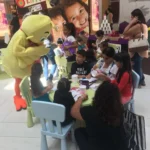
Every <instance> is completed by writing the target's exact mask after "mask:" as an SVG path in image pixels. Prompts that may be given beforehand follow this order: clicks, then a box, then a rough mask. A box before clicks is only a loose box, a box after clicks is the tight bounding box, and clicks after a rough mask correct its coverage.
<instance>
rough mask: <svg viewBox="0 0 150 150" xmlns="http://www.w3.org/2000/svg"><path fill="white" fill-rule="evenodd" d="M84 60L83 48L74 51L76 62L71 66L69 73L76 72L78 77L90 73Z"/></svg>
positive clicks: (83, 76)
mask: <svg viewBox="0 0 150 150" xmlns="http://www.w3.org/2000/svg"><path fill="white" fill-rule="evenodd" d="M85 60H86V52H85V51H84V50H80V51H78V52H77V53H76V62H75V63H73V64H72V67H71V75H74V74H76V75H78V78H85V77H86V75H88V74H89V73H90V70H91V68H90V66H89V64H88V63H87V62H86V61H85Z"/></svg>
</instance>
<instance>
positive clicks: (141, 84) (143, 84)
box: [139, 80, 146, 89]
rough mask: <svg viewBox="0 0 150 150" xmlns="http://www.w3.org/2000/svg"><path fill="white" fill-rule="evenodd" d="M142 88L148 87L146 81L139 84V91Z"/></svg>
mask: <svg viewBox="0 0 150 150" xmlns="http://www.w3.org/2000/svg"><path fill="white" fill-rule="evenodd" d="M142 86H146V83H145V81H144V80H143V81H141V82H140V84H139V89H140V88H142Z"/></svg>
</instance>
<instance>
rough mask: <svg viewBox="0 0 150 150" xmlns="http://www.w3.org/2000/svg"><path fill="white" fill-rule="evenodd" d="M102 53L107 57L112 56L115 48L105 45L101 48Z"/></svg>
mask: <svg viewBox="0 0 150 150" xmlns="http://www.w3.org/2000/svg"><path fill="white" fill-rule="evenodd" d="M102 54H104V55H106V56H107V57H110V58H113V57H114V55H115V50H114V48H112V47H107V48H105V49H104V50H103V52H102Z"/></svg>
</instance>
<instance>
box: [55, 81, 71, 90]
mask: <svg viewBox="0 0 150 150" xmlns="http://www.w3.org/2000/svg"><path fill="white" fill-rule="evenodd" d="M70 87H71V82H70V81H69V80H68V79H67V78H61V79H60V80H59V81H58V85H57V90H59V91H62V92H63V91H66V92H69V91H70Z"/></svg>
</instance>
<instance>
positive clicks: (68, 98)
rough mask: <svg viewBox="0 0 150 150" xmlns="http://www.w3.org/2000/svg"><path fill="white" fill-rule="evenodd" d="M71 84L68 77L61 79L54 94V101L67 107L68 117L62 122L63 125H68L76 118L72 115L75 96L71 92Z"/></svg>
mask: <svg viewBox="0 0 150 150" xmlns="http://www.w3.org/2000/svg"><path fill="white" fill-rule="evenodd" d="M70 84H71V82H70V81H69V80H68V79H66V78H62V79H60V81H59V82H58V85H57V91H56V92H55V95H54V102H55V103H57V104H62V105H64V106H65V107H66V117H65V121H64V122H63V123H62V126H66V125H68V124H70V123H71V122H72V121H73V120H74V119H73V117H72V116H71V115H70V111H71V108H72V106H73V105H74V103H75V101H74V98H73V96H72V94H71V92H70Z"/></svg>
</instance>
